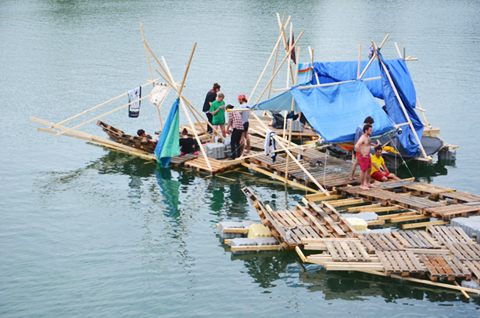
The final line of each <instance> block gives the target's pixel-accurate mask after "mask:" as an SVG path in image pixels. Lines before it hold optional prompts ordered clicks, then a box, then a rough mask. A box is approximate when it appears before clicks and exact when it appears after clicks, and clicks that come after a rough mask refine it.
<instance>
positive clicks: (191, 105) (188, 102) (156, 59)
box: [145, 42, 218, 133]
mask: <svg viewBox="0 0 480 318" xmlns="http://www.w3.org/2000/svg"><path fill="white" fill-rule="evenodd" d="M145 45H146V46H147V48H148V50H149V52H150V53H151V54H152V56H153V58H154V59H155V61H156V62H157V64H158V65H159V66H160V67H161V69H162V70H163V72H164V73H165V74H166V73H167V72H166V70H165V68H164V67H163V65H162V63H160V61H159V60H158V58H157V56H156V55H155V53H153V51H152V49H151V48H150V46H149V45H148V43H146V42H145ZM155 70H156V71H157V72H158V74H160V76H161V77H163V78H164V79H165V80H166V81H167V82H168V83H169V84H170V86H171V87H173V88H174V89H175V91H176V92H177V93H178V89H177V88H176V87H175V85H173V84H174V83H172V82H171V81H170V80H169V79H167V76H166V75H164V74H162V72H160V71H159V70H158V69H155ZM182 99H183V100H185V101H186V102H187V104H189V106H190V107H191V109H195V107H194V106H193V104H192V103H191V102H190V101H188V99H187V98H186V97H185V96H183V95H182ZM195 111H196V109H195ZM200 117H202V118H203V120H204V121H205V122H206V123H207V125H209V126H211V127H212V129H213V130H214V131H215V132H216V133H218V131H217V130H216V129H215V127H213V126H212V125H211V124H210V123H209V122H208V120H207V119H206V118H205V117H204V116H203V115H200ZM199 122H200V121H199ZM202 129H203V131H204V132H205V133H207V132H206V131H205V129H204V128H203V126H202Z"/></svg>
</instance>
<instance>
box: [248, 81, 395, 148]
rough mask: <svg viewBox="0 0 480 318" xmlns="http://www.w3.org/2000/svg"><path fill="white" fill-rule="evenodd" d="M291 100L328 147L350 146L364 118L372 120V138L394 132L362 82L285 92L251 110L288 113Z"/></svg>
mask: <svg viewBox="0 0 480 318" xmlns="http://www.w3.org/2000/svg"><path fill="white" fill-rule="evenodd" d="M292 97H293V98H294V99H295V106H296V107H297V109H298V111H301V112H303V114H304V115H305V118H306V119H307V120H308V122H309V123H310V125H311V126H312V127H313V128H314V129H315V130H316V131H317V133H318V134H319V135H320V136H322V138H323V139H324V140H325V141H327V142H330V143H343V142H351V141H353V140H354V139H355V136H354V135H355V129H356V128H357V126H358V125H361V124H362V123H363V121H364V120H365V118H366V117H368V116H371V117H373V119H374V120H375V123H374V125H373V136H382V135H384V134H386V133H389V132H391V131H394V130H395V128H394V126H393V124H392V122H391V121H390V119H389V118H388V116H387V115H386V114H385V112H384V110H383V109H382V108H381V107H380V105H379V104H378V102H377V101H376V100H375V98H374V97H373V96H372V94H371V93H370V91H369V90H368V89H367V87H366V86H365V84H364V83H363V82H362V81H354V82H350V83H344V84H338V85H332V86H325V87H312V88H308V89H300V88H298V87H293V88H291V89H290V90H289V91H287V92H284V93H282V94H280V95H278V96H275V97H273V98H271V99H269V100H267V101H264V102H262V103H260V104H258V105H256V106H255V107H254V108H255V109H263V110H266V109H269V110H290V109H291V103H292Z"/></svg>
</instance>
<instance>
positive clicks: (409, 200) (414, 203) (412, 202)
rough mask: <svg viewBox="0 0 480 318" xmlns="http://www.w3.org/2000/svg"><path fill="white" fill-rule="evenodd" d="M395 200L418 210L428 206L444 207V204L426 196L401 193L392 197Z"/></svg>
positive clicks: (399, 203)
mask: <svg viewBox="0 0 480 318" xmlns="http://www.w3.org/2000/svg"><path fill="white" fill-rule="evenodd" d="M391 200H392V201H393V202H395V203H396V204H398V205H401V206H403V207H406V208H410V209H416V210H418V211H424V210H425V209H427V208H432V207H443V204H441V203H439V202H435V201H431V200H428V199H424V198H419V197H415V196H409V197H405V196H400V195H398V194H397V195H395V196H394V197H392V199H391Z"/></svg>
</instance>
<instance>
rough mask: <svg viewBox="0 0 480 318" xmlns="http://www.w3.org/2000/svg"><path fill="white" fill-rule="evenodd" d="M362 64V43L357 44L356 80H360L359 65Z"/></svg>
mask: <svg viewBox="0 0 480 318" xmlns="http://www.w3.org/2000/svg"><path fill="white" fill-rule="evenodd" d="M361 62H362V42H360V43H358V67H357V79H358V78H360V63H361Z"/></svg>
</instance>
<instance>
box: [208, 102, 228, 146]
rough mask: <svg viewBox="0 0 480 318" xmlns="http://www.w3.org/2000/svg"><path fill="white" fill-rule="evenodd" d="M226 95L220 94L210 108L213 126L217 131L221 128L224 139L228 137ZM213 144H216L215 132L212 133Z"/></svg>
mask: <svg viewBox="0 0 480 318" xmlns="http://www.w3.org/2000/svg"><path fill="white" fill-rule="evenodd" d="M224 98H225V95H224V94H223V93H219V94H218V96H217V99H216V100H215V101H214V102H213V103H212V105H211V106H210V113H211V114H212V116H213V117H212V124H213V126H214V127H215V129H218V127H220V129H221V131H222V136H223V138H225V137H226V135H225V102H224V101H223V99H224ZM212 142H215V130H214V131H213V132H212Z"/></svg>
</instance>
